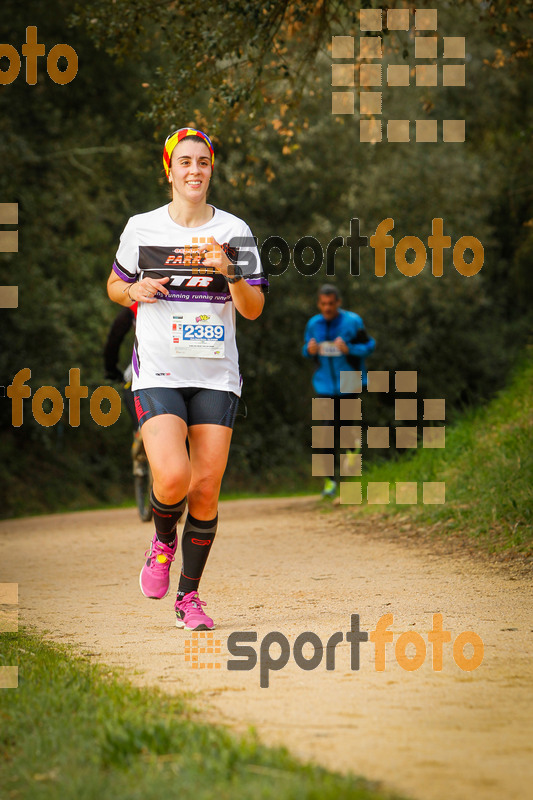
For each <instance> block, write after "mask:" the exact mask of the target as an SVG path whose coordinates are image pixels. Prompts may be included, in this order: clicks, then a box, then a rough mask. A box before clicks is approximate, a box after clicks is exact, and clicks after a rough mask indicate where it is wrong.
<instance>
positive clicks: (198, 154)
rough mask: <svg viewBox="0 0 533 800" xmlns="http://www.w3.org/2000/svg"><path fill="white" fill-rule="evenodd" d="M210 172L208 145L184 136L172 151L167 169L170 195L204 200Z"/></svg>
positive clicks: (191, 199)
mask: <svg viewBox="0 0 533 800" xmlns="http://www.w3.org/2000/svg"><path fill="white" fill-rule="evenodd" d="M211 172H212V170H211V153H210V152H209V148H208V146H207V145H206V144H205V142H201V141H199V140H198V139H194V138H193V137H191V136H186V137H185V139H182V140H181V142H178V144H177V145H176V147H175V148H174V150H173V152H172V158H171V161H170V171H169V180H170V183H171V186H172V196H173V197H174V198H176V197H179V198H181V199H183V200H187V201H188V202H192V203H198V202H201V201H204V200H205V196H206V193H207V189H208V187H209V181H210V179H211Z"/></svg>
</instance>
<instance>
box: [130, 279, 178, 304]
mask: <svg viewBox="0 0 533 800" xmlns="http://www.w3.org/2000/svg"><path fill="white" fill-rule="evenodd" d="M169 280H170V278H168V277H167V278H143V279H142V281H137V282H136V283H132V284H131V286H130V287H129V289H128V294H129V296H130V297H131V299H132V300H136V301H137V302H139V303H157V297H156V296H155V295H156V294H157V292H161V294H168V289H167V288H166V286H164V285H163V284H164V283H166V282H167V281H169Z"/></svg>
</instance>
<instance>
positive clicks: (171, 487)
mask: <svg viewBox="0 0 533 800" xmlns="http://www.w3.org/2000/svg"><path fill="white" fill-rule="evenodd" d="M153 479H154V493H155V495H156V497H157V499H158V500H160V501H161V502H162V503H166V502H167V501H166V500H165V499H164V497H166V498H169V497H170V498H171V499H170V500H168V503H171V502H178V501H179V500H181V499H182V497H184V496H185V495H186V494H187V491H188V488H189V482H190V480H191V471H190V468H183V467H182V468H180V469H178V468H174V469H172V468H167V469H162V470H158V471H153ZM163 496H164V497H163Z"/></svg>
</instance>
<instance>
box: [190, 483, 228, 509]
mask: <svg viewBox="0 0 533 800" xmlns="http://www.w3.org/2000/svg"><path fill="white" fill-rule="evenodd" d="M220 483H221V481H220V479H219V478H218V476H217V477H214V476H210V475H207V476H204V477H202V478H199V479H196V480H195V481H194V482H193V483H191V485H190V487H189V494H188V499H189V506H191V504H192V505H193V506H195V507H198V508H201V509H206V510H207V509H208V508H215V510H216V506H217V505H218V496H219V494H220Z"/></svg>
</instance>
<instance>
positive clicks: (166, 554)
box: [139, 534, 178, 600]
mask: <svg viewBox="0 0 533 800" xmlns="http://www.w3.org/2000/svg"><path fill="white" fill-rule="evenodd" d="M177 546H178V538H177V537H176V541H175V542H174V547H167V546H166V544H163V542H160V541H159V539H158V538H157V535H156V534H154V538H153V539H152V543H151V545H150V550H147V551H146V553H145V554H144V555H145V556H148V559H147V561H146V564H145V565H144V566H143V568H142V570H141V574H140V576H139V584H140V586H141V592H142V593H143V594H144V596H145V597H150V598H152V599H153V600H162V599H163V597H166V596H167V594H168V589H169V584H170V576H169V572H170V567H171V564H172V562H173V561H174V558H175V556H174V554H175V552H176V548H177Z"/></svg>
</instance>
